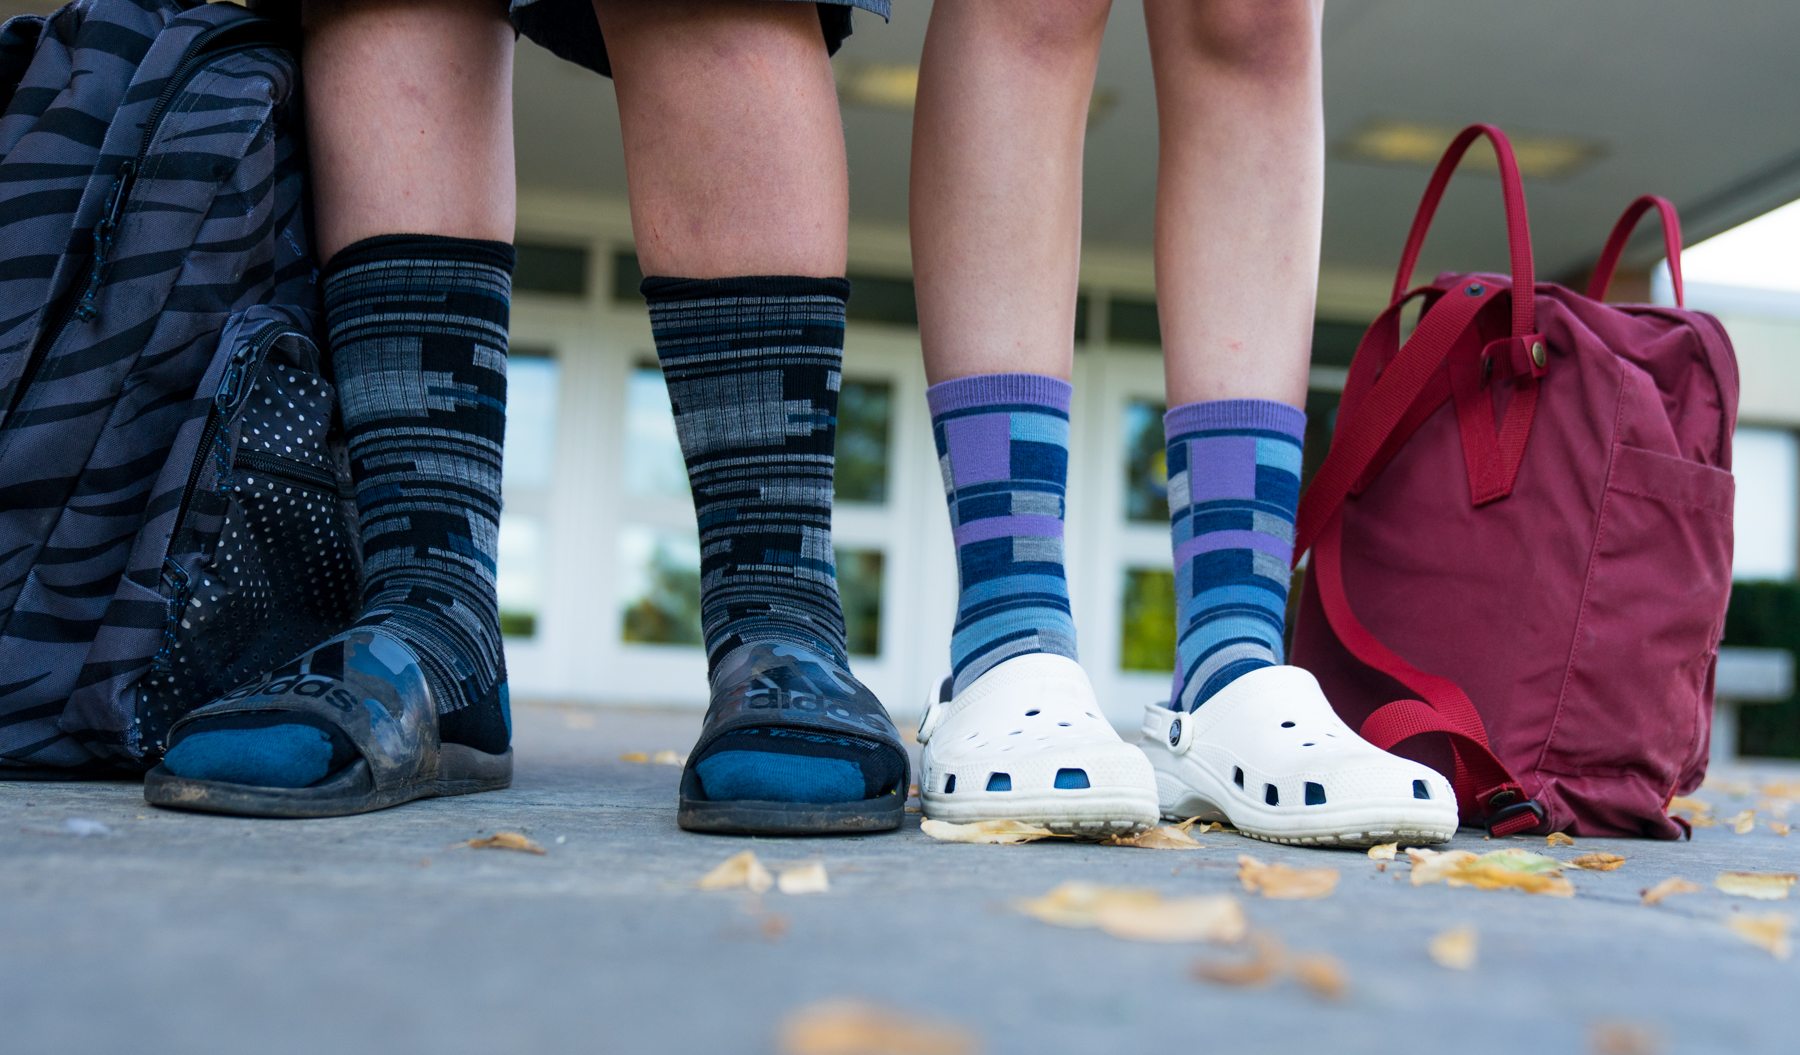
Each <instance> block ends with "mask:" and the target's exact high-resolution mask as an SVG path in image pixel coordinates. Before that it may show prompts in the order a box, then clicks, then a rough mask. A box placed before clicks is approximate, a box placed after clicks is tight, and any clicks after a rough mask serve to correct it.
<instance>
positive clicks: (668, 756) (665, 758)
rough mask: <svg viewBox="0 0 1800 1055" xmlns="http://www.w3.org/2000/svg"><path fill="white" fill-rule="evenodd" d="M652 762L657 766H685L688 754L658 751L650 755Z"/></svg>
mask: <svg viewBox="0 0 1800 1055" xmlns="http://www.w3.org/2000/svg"><path fill="white" fill-rule="evenodd" d="M650 763H651V765H657V766H685V765H687V756H686V755H683V754H680V753H678V752H675V751H658V752H657V753H655V754H654V755H651V756H650Z"/></svg>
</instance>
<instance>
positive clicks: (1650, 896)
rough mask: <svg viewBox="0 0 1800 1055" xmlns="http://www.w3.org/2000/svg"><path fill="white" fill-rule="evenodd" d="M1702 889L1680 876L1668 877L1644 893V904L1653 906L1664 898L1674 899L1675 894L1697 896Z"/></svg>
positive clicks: (1697, 884)
mask: <svg viewBox="0 0 1800 1055" xmlns="http://www.w3.org/2000/svg"><path fill="white" fill-rule="evenodd" d="M1703 889H1705V888H1704V887H1702V886H1701V885H1700V884H1699V883H1690V882H1688V881H1687V880H1685V879H1682V878H1681V877H1680V876H1670V877H1669V878H1668V879H1665V880H1663V881H1662V882H1660V883H1658V884H1656V885H1655V886H1653V887H1651V888H1650V889H1649V890H1646V891H1644V904H1646V905H1654V904H1657V903H1658V902H1660V901H1662V900H1663V899H1664V898H1668V897H1674V896H1675V895H1676V894H1698V893H1699V892H1700V891H1701V890H1703Z"/></svg>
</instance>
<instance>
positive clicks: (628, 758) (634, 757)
mask: <svg viewBox="0 0 1800 1055" xmlns="http://www.w3.org/2000/svg"><path fill="white" fill-rule="evenodd" d="M619 761H621V762H636V763H639V764H640V765H642V764H645V763H648V762H649V761H650V756H649V755H647V754H645V753H644V752H642V751H627V752H625V753H624V754H622V755H620V756H619Z"/></svg>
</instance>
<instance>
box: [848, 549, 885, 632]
mask: <svg viewBox="0 0 1800 1055" xmlns="http://www.w3.org/2000/svg"><path fill="white" fill-rule="evenodd" d="M883 564H884V561H883V559H882V554H881V551H880V550H872V549H864V550H856V549H840V550H838V551H837V573H838V594H839V596H841V597H842V598H843V599H844V625H845V628H846V629H847V630H848V632H849V638H850V654H851V655H853V656H878V655H880V654H881V572H882V566H883Z"/></svg>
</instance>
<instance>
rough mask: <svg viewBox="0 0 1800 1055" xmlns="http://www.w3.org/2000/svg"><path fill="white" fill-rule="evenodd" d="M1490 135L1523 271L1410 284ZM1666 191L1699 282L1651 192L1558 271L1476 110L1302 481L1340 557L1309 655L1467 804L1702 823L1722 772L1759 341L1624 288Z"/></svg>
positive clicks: (1435, 186) (1587, 828) (1311, 586)
mask: <svg viewBox="0 0 1800 1055" xmlns="http://www.w3.org/2000/svg"><path fill="white" fill-rule="evenodd" d="M1482 136H1485V137H1487V138H1488V139H1489V140H1490V141H1491V142H1492V143H1493V145H1494V149H1495V151H1496V152H1497V153H1498V155H1499V160H1500V177H1501V185H1502V187H1503V189H1504V192H1505V197H1506V222H1507V229H1508V234H1509V235H1510V243H1511V252H1512V274H1511V275H1510V276H1506V275H1490V274H1446V275H1441V276H1439V277H1438V279H1437V280H1436V281H1435V282H1432V283H1431V284H1430V285H1426V286H1421V287H1419V288H1417V289H1414V290H1412V291H1411V292H1407V291H1406V286H1407V283H1408V281H1410V279H1411V275H1412V271H1413V266H1414V263H1415V262H1416V261H1417V259H1418V254H1419V248H1420V246H1421V244H1422V243H1423V242H1424V239H1425V232H1426V229H1427V227H1428V226H1429V225H1430V223H1431V217H1432V214H1433V212H1434V211H1436V208H1437V204H1438V200H1439V199H1440V198H1441V197H1442V195H1443V192H1444V187H1445V185H1446V184H1447V183H1448V182H1449V179H1450V174H1451V172H1452V171H1453V170H1454V169H1455V167H1456V164H1457V162H1458V161H1459V160H1461V158H1462V156H1463V153H1464V152H1465V151H1466V150H1467V149H1468V147H1469V145H1470V144H1471V143H1473V142H1474V141H1475V140H1476V139H1477V138H1479V137H1482ZM1651 208H1655V209H1656V210H1657V211H1658V212H1659V214H1660V216H1661V219H1662V225H1663V235H1664V241H1665V243H1666V245H1667V250H1668V257H1669V267H1670V273H1671V276H1672V277H1673V279H1674V289H1675V299H1676V302H1677V303H1678V304H1679V303H1681V299H1682V287H1681V264H1680V252H1681V234H1680V228H1679V225H1678V221H1677V220H1676V216H1675V210H1674V208H1673V207H1672V206H1671V205H1670V204H1669V203H1668V202H1667V201H1666V200H1664V199H1661V198H1656V197H1651V196H1645V197H1643V198H1640V199H1638V200H1637V201H1635V202H1633V203H1632V205H1631V207H1630V208H1629V209H1628V210H1626V212H1625V215H1624V216H1623V217H1622V218H1621V219H1620V220H1619V223H1618V225H1617V226H1616V227H1615V228H1614V229H1613V232H1612V236H1611V237H1610V238H1609V239H1608V240H1607V244H1606V248H1605V251H1604V252H1603V253H1602V254H1601V258H1600V262H1599V264H1598V265H1597V267H1596V269H1595V272H1594V276H1593V279H1592V281H1591V283H1590V285H1589V287H1588V291H1587V293H1586V295H1583V294H1581V293H1577V292H1575V291H1573V290H1570V289H1566V288H1564V287H1562V286H1558V285H1554V284H1550V283H1542V284H1539V283H1534V281H1533V279H1532V260H1531V234H1530V228H1529V225H1528V223H1527V220H1526V215H1525V195H1524V191H1523V189H1522V187H1521V185H1520V181H1519V173H1518V166H1517V164H1516V163H1515V162H1514V160H1513V154H1512V148H1511V146H1510V144H1509V143H1508V142H1507V140H1506V136H1505V135H1504V134H1502V133H1501V132H1500V130H1499V129H1497V128H1494V127H1492V126H1491V125H1475V126H1473V127H1471V128H1468V129H1465V130H1464V131H1463V132H1462V134H1461V135H1459V136H1457V138H1456V140H1455V141H1454V142H1453V143H1451V145H1450V148H1449V150H1447V151H1446V152H1445V154H1444V158H1443V160H1442V161H1441V162H1440V163H1439V164H1438V167H1437V170H1436V171H1435V172H1434V173H1433V174H1432V177H1431V183H1430V185H1429V186H1428V187H1427V188H1426V191H1425V197H1424V200H1423V201H1422V202H1420V205H1419V211H1418V215H1417V216H1416V217H1415V218H1414V220H1413V226H1412V232H1411V234H1410V235H1409V236H1408V238H1407V242H1406V251H1405V254H1404V255H1403V256H1402V258H1401V261H1400V273H1399V275H1398V278H1397V281H1396V282H1395V284H1394V297H1393V302H1392V303H1391V304H1390V305H1389V306H1388V308H1387V310H1386V311H1384V312H1383V313H1382V314H1381V316H1380V317H1379V318H1377V319H1376V320H1375V323H1374V325H1372V326H1371V327H1370V328H1369V331H1368V333H1367V334H1365V335H1364V337H1363V339H1362V343H1361V345H1360V346H1359V347H1358V348H1357V351H1356V357H1355V359H1354V361H1353V363H1352V365H1351V367H1350V375H1349V378H1348V381H1347V382H1346V384H1345V387H1344V395H1343V402H1342V403H1341V405H1340V408H1339V411H1338V420H1337V426H1336V430H1335V432H1334V433H1333V436H1332V441H1331V452H1330V454H1329V456H1328V457H1327V458H1326V460H1325V463H1324V465H1323V466H1322V467H1321V468H1320V469H1319V472H1318V475H1317V476H1316V477H1315V478H1314V480H1313V481H1312V484H1311V486H1310V487H1309V488H1308V490H1307V493H1306V496H1305V498H1304V500H1303V501H1302V502H1301V505H1300V515H1299V525H1298V528H1297V532H1296V535H1297V537H1296V544H1295V553H1296V555H1297V556H1298V555H1299V554H1304V553H1305V552H1306V551H1307V550H1308V549H1309V548H1310V550H1311V551H1312V560H1311V563H1310V565H1309V568H1308V572H1307V576H1306V585H1305V588H1304V590H1303V592H1302V595H1301V599H1300V608H1299V614H1298V619H1297V622H1296V626H1295V629H1294V645H1293V660H1292V662H1294V663H1295V664H1297V665H1299V666H1302V667H1305V668H1306V669H1308V670H1310V671H1312V672H1313V673H1314V674H1316V675H1317V676H1318V678H1319V681H1320V682H1321V683H1322V684H1323V685H1324V687H1325V691H1326V693H1327V695H1329V696H1330V698H1331V700H1332V702H1333V704H1334V705H1335V706H1336V707H1337V709H1338V711H1339V712H1340V713H1341V714H1342V715H1343V717H1344V718H1345V720H1347V721H1348V722H1350V724H1351V725H1352V726H1356V727H1360V729H1361V732H1362V735H1363V736H1364V737H1365V738H1366V739H1368V740H1369V741H1370V742H1372V743H1374V744H1376V745H1377V746H1380V747H1383V748H1389V749H1396V750H1398V751H1399V752H1400V753H1402V754H1406V755H1408V756H1410V757H1413V758H1415V759H1417V760H1419V761H1422V762H1425V763H1427V764H1429V765H1432V766H1434V767H1435V768H1437V769H1439V770H1440V771H1442V772H1444V773H1446V774H1448V775H1449V776H1450V777H1451V780H1452V783H1454V785H1455V786H1456V794H1457V801H1458V804H1459V805H1460V807H1461V812H1462V819H1463V822H1464V823H1466V824H1476V825H1485V826H1487V827H1488V829H1489V830H1490V831H1491V832H1493V833H1495V834H1502V835H1503V834H1510V833H1513V832H1521V831H1539V832H1548V831H1571V832H1575V833H1578V834H1583V835H1648V836H1657V837H1662V838H1674V837H1676V836H1677V835H1679V834H1681V830H1682V829H1681V827H1680V826H1679V825H1678V824H1677V822H1675V821H1673V820H1671V819H1670V818H1669V817H1668V815H1667V808H1666V807H1667V804H1668V802H1669V799H1670V797H1671V796H1672V795H1677V794H1684V793H1686V792H1689V791H1692V790H1693V789H1694V788H1695V787H1697V786H1698V785H1699V783H1700V780H1701V778H1702V777H1703V776H1704V775H1705V772H1706V758H1707V741H1708V735H1709V733H1710V730H1711V724H1712V696H1713V667H1714V664H1715V663H1716V661H1717V656H1718V646H1719V638H1720V635H1721V632H1722V630H1723V626H1724V620H1725V602H1726V599H1727V597H1728V595H1729V593H1730V589H1731V539H1732V528H1731V516H1732V494H1733V483H1732V478H1731V472H1730V468H1731V434H1732V426H1733V423H1734V422H1735V421H1736V419H1737V400H1738V377H1737V362H1736V358H1735V356H1734V355H1733V353H1732V350H1731V343H1730V341H1729V340H1727V339H1726V336H1725V331H1724V329H1723V328H1722V327H1721V326H1720V325H1719V322H1718V320H1716V319H1714V318H1713V317H1712V316H1710V315H1706V314H1704V313H1701V312H1695V311H1687V310H1684V309H1681V308H1665V307H1655V306H1650V305H1608V304H1604V303H1602V302H1601V299H1602V298H1603V297H1604V296H1605V293H1606V287H1607V284H1608V282H1609V281H1610V279H1611V277H1612V272H1613V270H1614V268H1615V267H1616V266H1617V264H1618V260H1619V255H1620V253H1621V252H1622V251H1623V249H1624V246H1625V242H1626V240H1627V239H1628V238H1629V236H1630V234H1631V231H1632V228H1633V227H1634V226H1635V225H1636V223H1637V221H1638V220H1639V219H1640V218H1641V217H1642V216H1643V215H1644V213H1645V212H1647V211H1648V210H1649V209H1651ZM1520 290H1530V291H1532V293H1531V295H1530V296H1515V295H1514V294H1515V291H1520ZM1415 299H1418V300H1420V301H1421V302H1422V306H1423V307H1422V312H1421V314H1420V316H1419V320H1418V323H1417V326H1416V327H1415V328H1414V330H1413V331H1412V334H1411V336H1410V337H1408V338H1407V339H1406V341H1405V342H1404V343H1401V341H1400V339H1399V336H1400V317H1401V313H1402V310H1403V308H1405V307H1406V306H1407V305H1408V304H1409V303H1410V302H1411V301H1413V300H1415Z"/></svg>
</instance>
